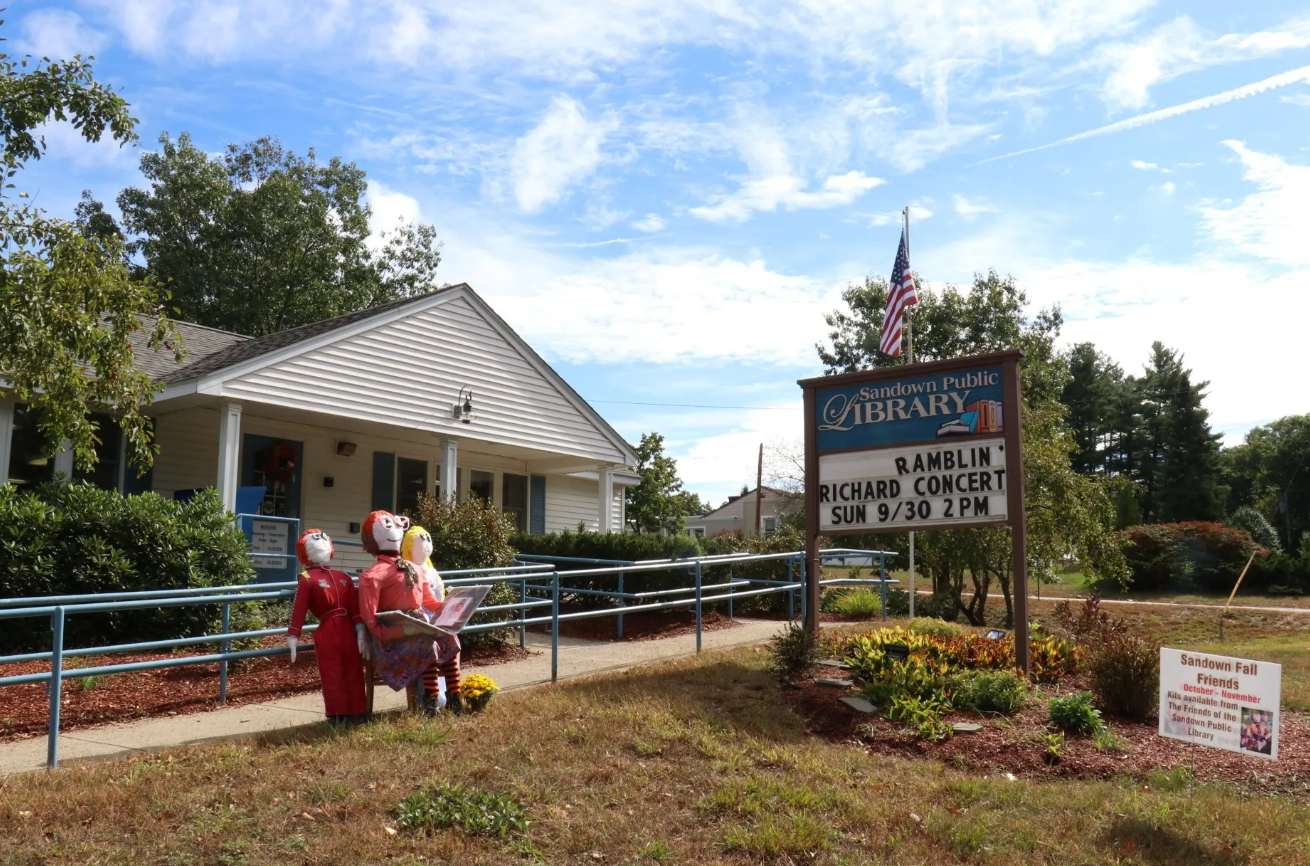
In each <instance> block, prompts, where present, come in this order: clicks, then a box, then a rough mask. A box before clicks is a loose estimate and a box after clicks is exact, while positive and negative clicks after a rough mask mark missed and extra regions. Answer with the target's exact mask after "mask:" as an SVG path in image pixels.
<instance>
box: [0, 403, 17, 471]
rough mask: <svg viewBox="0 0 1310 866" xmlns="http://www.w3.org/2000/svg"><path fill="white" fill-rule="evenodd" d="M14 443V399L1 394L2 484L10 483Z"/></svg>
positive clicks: (0, 441)
mask: <svg viewBox="0 0 1310 866" xmlns="http://www.w3.org/2000/svg"><path fill="white" fill-rule="evenodd" d="M13 444H14V401H13V400H11V399H9V398H8V397H4V396H0V485H4V484H8V483H9V455H10V454H11V453H12V449H13Z"/></svg>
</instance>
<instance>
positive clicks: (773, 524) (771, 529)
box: [764, 517, 778, 538]
mask: <svg viewBox="0 0 1310 866" xmlns="http://www.w3.org/2000/svg"><path fill="white" fill-rule="evenodd" d="M777 531H778V518H776V517H766V518H764V537H765V538H768V537H769V536H770V535H772V534H773V533H775V532H777Z"/></svg>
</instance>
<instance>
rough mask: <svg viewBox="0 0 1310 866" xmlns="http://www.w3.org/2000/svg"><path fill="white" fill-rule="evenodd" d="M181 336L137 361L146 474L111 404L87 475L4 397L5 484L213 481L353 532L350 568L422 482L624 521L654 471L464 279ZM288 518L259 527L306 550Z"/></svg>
mask: <svg viewBox="0 0 1310 866" xmlns="http://www.w3.org/2000/svg"><path fill="white" fill-rule="evenodd" d="M179 330H180V331H181V333H182V337H183V342H184V345H185V347H186V350H187V355H186V357H185V358H184V359H183V361H182V363H180V364H179V363H177V362H176V361H175V360H174V358H173V356H172V355H171V354H167V353H159V354H155V353H147V352H140V353H139V354H138V356H137V364H138V365H139V366H140V367H141V368H142V369H144V370H146V371H147V372H149V373H150V375H151V376H152V377H154V378H155V379H156V381H158V382H159V383H161V385H163V391H162V392H161V393H160V394H159V395H158V396H157V398H156V400H155V402H154V403H153V404H152V405H151V407H150V410H149V411H150V414H151V415H152V416H153V417H154V421H155V439H156V441H157V442H158V444H159V447H160V453H159V456H158V458H157V459H156V460H155V464H154V467H153V468H152V469H151V470H150V472H148V473H146V475H145V476H143V477H140V478H138V477H137V475H136V473H135V471H134V470H132V469H130V468H128V467H127V466H126V465H125V464H126V461H125V460H124V459H123V453H124V452H123V443H122V441H121V436H120V435H119V434H118V431H117V429H116V427H115V425H114V424H113V421H112V419H111V418H109V417H108V416H103V417H101V418H100V419H99V420H100V422H101V438H102V439H103V442H102V445H101V447H100V449H99V450H100V455H99V456H100V458H101V459H100V462H99V463H98V464H97V465H96V468H95V469H94V470H93V471H92V472H91V473H89V474H85V475H84V474H82V473H78V472H75V471H74V470H73V459H72V457H73V456H72V453H71V452H70V451H63V452H61V453H59V454H58V455H56V456H55V457H54V458H53V459H45V458H43V457H42V456H41V454H40V451H41V441H40V438H39V436H38V435H37V431H36V429H35V424H34V419H32V418H31V417H30V415H29V413H28V411H27V408H26V407H25V406H23V405H21V404H17V405H16V404H15V403H14V402H13V401H12V400H9V399H7V398H5V397H3V395H0V466H6V467H8V468H9V475H8V480H9V482H10V483H13V484H31V483H37V482H40V481H42V480H48V479H49V478H51V477H52V476H53V474H54V473H55V472H62V473H63V474H65V475H68V476H71V477H73V478H85V480H87V481H89V482H91V483H93V484H96V485H98V486H101V487H105V488H110V489H117V490H120V491H122V492H125V493H140V492H144V491H154V492H156V493H159V494H161V495H163V496H171V497H178V498H184V497H186V496H189V495H192V494H193V493H194V491H196V490H197V489H203V488H205V487H216V488H217V489H218V491H219V493H220V494H221V495H222V497H223V502H224V504H225V505H226V506H227V507H228V509H230V510H232V511H241V512H245V513H255V514H259V515H266V516H273V517H293V518H298V519H300V521H301V525H302V526H305V527H310V526H313V527H318V528H321V529H323V530H325V531H326V532H328V533H329V534H330V535H332V536H333V537H334V538H336V539H338V540H341V541H345V542H347V544H342V545H339V546H338V555H337V560H336V561H337V562H338V563H340V565H342V566H344V567H348V568H355V567H360V566H362V565H366V564H368V562H370V561H371V557H367V556H365V555H364V554H363V553H362V551H361V550H359V548H358V547H354V546H351V545H350V544H349V542H350V541H352V540H355V541H357V540H358V537H359V524H360V523H361V522H363V520H364V518H365V517H366V516H367V515H368V513H369V512H370V511H372V510H374V509H386V510H391V511H397V512H402V511H406V510H409V509H412V508H414V506H415V505H416V504H417V502H418V498H419V496H420V495H421V494H424V493H431V494H436V495H440V496H444V497H447V498H450V497H457V498H458V499H460V500H461V501H464V500H467V499H469V498H471V497H474V496H476V497H479V498H481V499H483V500H485V501H487V502H490V503H492V504H493V505H495V506H497V507H498V508H500V509H502V510H503V511H505V512H506V513H507V514H510V515H512V516H513V518H514V522H515V525H516V526H517V527H518V529H519V530H521V531H524V532H536V533H542V532H555V531H560V530H564V529H576V528H577V527H578V526H579V525H580V524H581V525H583V526H585V527H586V528H588V529H590V530H593V531H599V532H618V531H621V530H622V527H623V523H624V488H625V487H627V486H630V485H634V484H637V483H638V482H639V481H640V479H639V477H638V476H637V475H636V473H635V472H634V471H632V470H633V467H635V466H636V465H637V455H636V454H635V453H634V451H633V449H632V447H631V446H630V445H629V444H628V443H627V442H625V441H624V440H623V437H622V436H620V435H619V434H618V433H617V432H616V431H615V430H614V428H612V427H611V426H610V425H609V424H608V423H606V422H605V420H604V419H603V418H602V417H601V416H600V415H599V414H598V413H597V412H596V411H595V410H594V409H593V408H592V407H591V406H590V405H588V403H587V402H586V401H585V400H583V399H582V398H581V397H580V396H578V394H577V393H576V392H575V391H574V390H573V389H572V388H570V387H569V385H568V383H566V382H565V381H564V380H563V379H562V378H560V376H559V375H558V374H557V373H556V372H555V371H554V370H553V369H551V367H550V366H549V365H548V364H547V363H546V362H545V361H543V360H542V359H541V357H540V356H539V355H537V353H536V352H534V351H533V350H532V348H531V347H530V346H528V344H527V343H525V342H524V341H523V340H522V339H521V338H520V337H519V336H518V335H517V334H516V333H514V331H513V330H512V329H511V328H510V327H509V326H508V325H507V324H506V323H505V321H504V320H503V319H501V318H500V316H498V315H497V314H496V313H495V312H494V311H493V310H492V309H491V308H490V307H489V306H488V305H487V304H486V303H485V302H484V301H483V300H482V299H481V298H480V297H478V295H477V294H476V293H474V291H473V290H472V289H471V288H469V287H468V286H467V285H464V284H460V285H454V286H448V287H446V288H443V289H438V290H436V291H433V292H430V293H428V294H425V295H421V296H418V297H414V298H407V299H404V300H400V301H395V302H393V303H390V304H385V305H383V306H379V307H374V308H373V309H370V310H364V311H360V312H356V313H349V314H347V315H344V316H339V317H337V318H334V319H328V320H325V321H322V322H317V323H314V324H311V325H305V326H303V327H300V328H295V329H293V330H289V331H282V332H280V333H276V334H270V335H268V336H264V337H259V338H254V339H252V338H248V337H243V336H241V335H238V334H231V333H227V332H224V331H217V330H214V329H212V328H205V327H202V326H199V325H191V324H179ZM239 500H240V506H241V507H240V508H238V504H239ZM245 523H246V524H247V526H248V527H249V526H250V524H251V521H249V520H247V521H245ZM285 525H286V524H278V523H276V522H272V521H268V522H266V523H265V524H264V525H263V527H262V532H263V537H262V538H261V539H260V547H261V548H262V549H263V550H264V551H265V552H285V553H294V538H291V537H289V534H288V533H287V532H286V531H285V530H282V529H279V528H278V527H280V526H285ZM270 545H271V546H270ZM281 545H287V548H286V549H285V550H279V549H278V548H279V547H280V546H281ZM256 565H257V566H260V565H262V566H263V567H264V568H265V569H267V570H269V571H277V572H279V574H281V573H283V572H285V570H286V565H285V561H283V560H278V559H273V558H270V559H267V560H260V559H258V558H257V559H256ZM261 576H262V577H265V578H269V577H272V576H273V575H271V574H262V575H261Z"/></svg>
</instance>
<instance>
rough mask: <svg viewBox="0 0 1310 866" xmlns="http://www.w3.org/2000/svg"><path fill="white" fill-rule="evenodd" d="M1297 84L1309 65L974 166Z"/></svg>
mask: <svg viewBox="0 0 1310 866" xmlns="http://www.w3.org/2000/svg"><path fill="white" fill-rule="evenodd" d="M1299 81H1310V66H1302V67H1301V68H1300V69H1293V70H1292V71H1291V72H1284V73H1282V74H1281V75H1275V76H1274V77H1272V78H1266V79H1265V80H1264V81H1257V82H1256V83H1255V84H1248V85H1246V86H1245V87H1239V88H1237V89H1236V90H1227V91H1225V92H1223V93H1216V94H1215V95H1214V96H1203V97H1201V98H1200V99H1194V100H1192V101H1191V102H1184V103H1183V104H1182V105H1175V106H1172V107H1170V108H1162V109H1160V110H1159V111H1150V112H1147V113H1146V114H1139V115H1137V116H1136V117H1130V118H1127V119H1126V120H1120V121H1117V122H1115V123H1111V124H1109V125H1108V126H1102V127H1100V128H1098V129H1090V130H1088V131H1087V132H1080V133H1078V134H1077V135H1071V136H1069V137H1068V138H1062V139H1060V140H1059V141H1052V142H1051V143H1050V144H1040V145H1038V146H1037V147H1030V148H1027V149H1025V150H1016V151H1014V152H1012V153H1004V154H1001V155H1000V156H989V157H988V158H987V159H982V160H979V161H978V162H975V163H974V165H982V164H983V163H986V162H996V161H997V160H998V159H1009V158H1010V157H1012V156H1023V155H1024V154H1025V153H1034V152H1036V151H1039V150H1046V149H1047V148H1049V147H1059V146H1060V145H1062V144H1070V143H1072V142H1075V141H1082V140H1083V139H1084V138H1095V137H1096V136H1098V135H1109V134H1110V133H1112V132H1122V131H1123V130H1125V129H1136V128H1137V127H1139V126H1146V125H1147V124H1150V123H1159V122H1160V121H1161V120H1168V119H1169V118H1171V117H1177V116H1178V115H1180V114H1187V113H1188V112H1190V111H1199V110H1201V109H1202V108H1210V107H1212V106H1215V105H1223V104H1224V103H1225V102H1233V101H1234V100H1237V99H1245V98H1246V97H1248V96H1254V95H1255V94H1257V93H1262V92H1264V91H1266V90H1273V89H1274V88H1275V87H1286V86H1287V85H1289V84H1296V83H1297V82H1299Z"/></svg>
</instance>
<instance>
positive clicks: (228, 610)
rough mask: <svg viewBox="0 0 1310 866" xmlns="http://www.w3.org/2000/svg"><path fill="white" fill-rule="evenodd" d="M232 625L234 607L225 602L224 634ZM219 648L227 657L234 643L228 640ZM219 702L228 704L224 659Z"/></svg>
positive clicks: (221, 664) (220, 678) (219, 671)
mask: <svg viewBox="0 0 1310 866" xmlns="http://www.w3.org/2000/svg"><path fill="white" fill-rule="evenodd" d="M231 624H232V605H231V604H230V603H228V602H223V634H227V633H228V632H229V631H230V630H231ZM218 646H219V652H221V653H223V655H227V654H228V653H229V652H231V651H232V641H230V640H227V639H226V638H225V639H224V640H223V642H222V643H220V644H219V645H218ZM218 702H219V703H220V704H223V703H227V659H223V660H222V661H221V662H219V663H218Z"/></svg>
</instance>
